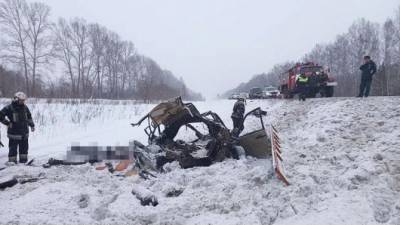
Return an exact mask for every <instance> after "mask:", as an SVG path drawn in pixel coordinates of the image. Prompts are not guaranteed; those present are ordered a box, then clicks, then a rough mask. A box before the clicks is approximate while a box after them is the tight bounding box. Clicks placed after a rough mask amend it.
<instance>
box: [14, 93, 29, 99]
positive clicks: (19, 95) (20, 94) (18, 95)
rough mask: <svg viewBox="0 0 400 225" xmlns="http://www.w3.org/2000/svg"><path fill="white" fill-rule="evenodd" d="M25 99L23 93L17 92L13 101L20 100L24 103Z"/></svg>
mask: <svg viewBox="0 0 400 225" xmlns="http://www.w3.org/2000/svg"><path fill="white" fill-rule="evenodd" d="M26 99H27V96H26V94H25V93H24V92H21V91H20V92H17V93H15V95H14V100H21V101H25V100H26Z"/></svg>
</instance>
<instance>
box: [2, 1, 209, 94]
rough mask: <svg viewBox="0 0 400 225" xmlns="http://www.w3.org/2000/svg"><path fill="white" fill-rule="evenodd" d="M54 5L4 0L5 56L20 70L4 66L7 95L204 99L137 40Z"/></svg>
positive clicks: (6, 61) (3, 75)
mask: <svg viewBox="0 0 400 225" xmlns="http://www.w3.org/2000/svg"><path fill="white" fill-rule="evenodd" d="M50 11H51V9H50V7H49V6H48V5H46V4H43V3H39V2H33V3H28V2H26V1H25V0H2V1H0V26H1V31H2V35H1V40H0V44H1V48H0V57H1V62H2V63H3V64H5V65H7V66H8V68H9V69H10V68H12V70H14V71H16V72H13V71H10V70H7V69H5V68H4V66H2V67H1V69H0V82H1V84H0V88H1V89H0V91H1V93H3V95H5V96H9V95H10V94H11V93H13V92H15V91H16V90H24V91H25V92H26V93H27V94H28V95H29V96H35V97H57V98H107V99H141V100H146V101H151V100H161V99H168V98H172V97H175V96H178V95H180V96H182V97H183V98H185V99H189V100H202V99H203V97H202V96H201V94H198V93H194V92H193V91H191V90H190V89H188V88H187V87H186V85H185V83H184V82H183V80H182V78H181V79H177V78H176V77H175V76H174V74H173V73H172V72H170V71H167V70H164V69H162V68H161V67H160V66H159V65H158V64H157V63H156V62H155V61H154V60H152V59H151V58H148V57H146V56H143V55H141V54H139V53H138V52H137V49H136V48H135V46H134V44H133V43H132V42H131V41H126V40H123V39H122V38H121V37H120V36H119V35H118V34H117V33H115V32H113V31H110V30H109V29H107V28H106V27H103V26H102V25H100V24H97V23H88V22H86V21H85V20H84V19H80V18H76V19H73V20H70V21H67V20H65V19H63V18H60V19H59V20H58V21H57V22H53V21H51V19H50ZM60 73H62V74H60ZM52 74H55V75H52ZM49 75H50V76H49Z"/></svg>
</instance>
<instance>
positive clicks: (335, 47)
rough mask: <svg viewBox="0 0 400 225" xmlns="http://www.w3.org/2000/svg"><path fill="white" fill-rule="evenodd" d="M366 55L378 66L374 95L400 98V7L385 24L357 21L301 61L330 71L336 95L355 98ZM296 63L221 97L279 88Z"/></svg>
mask: <svg viewBox="0 0 400 225" xmlns="http://www.w3.org/2000/svg"><path fill="white" fill-rule="evenodd" d="M364 55H370V56H371V57H372V59H373V60H374V61H375V62H376V64H377V65H378V72H377V74H376V75H375V76H374V81H373V85H372V95H376V96H377V95H379V96H390V95H400V7H399V8H398V9H397V11H396V12H395V15H394V16H393V17H392V18H388V19H387V20H386V22H385V23H384V24H383V25H382V24H378V23H374V22H371V21H368V20H366V19H359V20H357V21H355V22H354V23H353V25H351V26H350V28H349V29H348V31H347V32H346V33H344V34H341V35H338V36H337V37H336V39H335V41H334V42H332V43H328V44H318V45H316V46H315V47H314V49H312V50H311V51H310V52H309V53H307V54H306V55H305V56H303V57H302V59H301V61H302V62H315V63H318V64H319V65H323V66H325V67H328V68H330V70H331V74H332V76H334V77H335V78H336V80H337V81H338V83H339V84H338V86H337V87H336V89H335V96H356V95H357V93H358V90H359V87H358V86H359V82H360V79H361V73H360V70H359V67H360V66H361V63H362V59H363V56H364ZM295 63H296V62H285V63H281V64H278V65H275V66H274V67H273V68H272V69H271V70H270V71H269V72H267V73H262V74H258V75H255V76H253V78H252V79H250V81H248V82H246V83H242V84H240V85H239V86H238V87H236V88H234V89H232V90H229V91H227V92H225V93H224V94H223V95H222V97H228V96H230V95H231V94H233V93H240V92H248V91H249V90H250V89H251V88H252V87H260V84H264V86H269V85H272V86H276V87H278V86H279V85H280V84H281V83H280V82H281V81H282V80H283V79H285V78H286V76H285V75H284V74H285V72H286V71H288V70H289V69H290V68H291V67H292V66H294V65H295Z"/></svg>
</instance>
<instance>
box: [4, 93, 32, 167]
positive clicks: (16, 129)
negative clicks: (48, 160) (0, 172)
mask: <svg viewBox="0 0 400 225" xmlns="http://www.w3.org/2000/svg"><path fill="white" fill-rule="evenodd" d="M26 99H27V97H26V95H25V94H24V93H23V92H17V93H16V94H15V95H14V98H13V101H12V103H11V104H10V105H8V106H6V107H4V108H3V109H2V110H1V111H0V122H1V123H3V124H4V125H6V126H7V127H8V129H7V137H8V139H9V144H8V147H9V152H8V162H9V163H10V164H14V163H17V155H18V152H19V162H20V163H26V162H27V161H28V149H29V144H28V138H29V129H28V127H30V128H31V131H32V132H34V131H35V124H34V123H33V120H32V114H31V112H30V110H29V108H28V107H27V106H26V105H25V100H26Z"/></svg>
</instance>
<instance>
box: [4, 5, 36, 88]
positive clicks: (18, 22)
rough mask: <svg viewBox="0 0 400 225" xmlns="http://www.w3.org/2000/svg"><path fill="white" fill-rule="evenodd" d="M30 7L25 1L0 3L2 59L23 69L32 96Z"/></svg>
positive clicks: (26, 85)
mask: <svg viewBox="0 0 400 225" xmlns="http://www.w3.org/2000/svg"><path fill="white" fill-rule="evenodd" d="M27 8H28V5H27V3H26V2H25V1H24V0H5V1H4V2H1V3H0V24H1V25H2V26H1V28H2V32H3V34H4V35H5V36H3V38H4V39H3V40H2V43H3V44H2V50H3V52H2V58H3V59H5V60H7V61H9V62H11V63H13V64H17V65H19V66H22V67H23V71H24V77H25V88H26V92H27V93H28V94H30V88H29V74H28V67H29V66H28V53H27V45H28V44H27V34H26V27H27V21H26V17H24V15H26V11H27Z"/></svg>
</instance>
